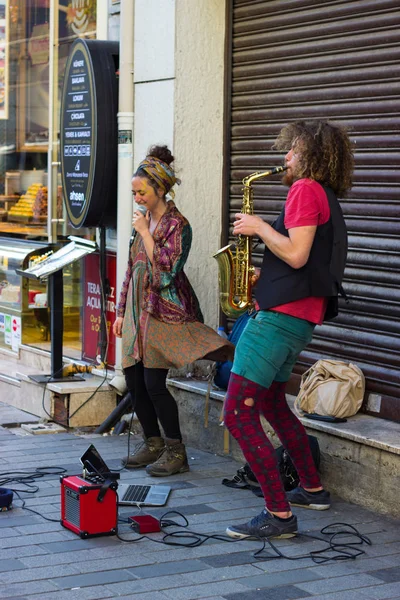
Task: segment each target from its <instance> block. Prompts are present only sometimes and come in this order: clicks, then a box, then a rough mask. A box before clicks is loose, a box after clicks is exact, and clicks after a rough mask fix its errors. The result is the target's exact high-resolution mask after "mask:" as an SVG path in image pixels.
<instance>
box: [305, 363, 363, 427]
mask: <svg viewBox="0 0 400 600" xmlns="http://www.w3.org/2000/svg"><path fill="white" fill-rule="evenodd" d="M364 392H365V377H364V374H363V373H362V371H361V369H360V368H359V367H357V366H356V365H353V364H352V363H345V362H342V361H340V360H318V361H317V362H316V363H315V364H314V365H313V366H312V367H310V368H309V369H308V371H306V372H305V373H303V376H302V378H301V384H300V390H299V393H298V396H297V398H296V400H295V404H294V406H295V410H296V411H297V413H298V414H299V415H300V416H307V415H310V416H313V415H315V418H317V417H318V416H321V417H325V418H324V420H328V417H330V418H331V419H332V420H334V418H339V419H344V418H346V417H351V416H353V415H355V414H356V412H358V410H359V409H360V408H361V404H362V401H363V398H364Z"/></svg>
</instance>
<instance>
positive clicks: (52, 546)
mask: <svg viewBox="0 0 400 600" xmlns="http://www.w3.org/2000/svg"><path fill="white" fill-rule="evenodd" d="M109 540H110V538H108V537H99V538H97V539H96V540H95V539H93V540H81V539H80V538H78V537H77V536H75V539H73V540H71V541H65V538H63V539H62V540H61V541H60V542H57V543H46V544H45V543H41V544H40V545H41V546H42V548H43V549H44V550H46V551H47V552H69V551H70V550H87V549H88V547H90V546H89V545H88V542H90V544H92V543H93V544H94V543H97V544H98V545H101V546H110V545H111V544H112V542H110V541H109ZM114 543H115V542H114Z"/></svg>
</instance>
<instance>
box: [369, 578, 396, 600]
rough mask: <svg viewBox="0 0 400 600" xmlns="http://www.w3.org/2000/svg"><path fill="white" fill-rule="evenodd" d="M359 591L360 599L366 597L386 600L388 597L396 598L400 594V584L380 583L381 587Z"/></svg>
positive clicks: (391, 599)
mask: <svg viewBox="0 0 400 600" xmlns="http://www.w3.org/2000/svg"><path fill="white" fill-rule="evenodd" d="M359 591H360V600H361V598H362V599H363V600H364V598H365V597H366V598H368V600H371V599H372V600H386V598H387V599H389V598H390V600H394V598H396V597H397V596H398V595H399V592H400V588H399V584H398V583H397V582H396V583H387V584H384V585H380V586H379V587H369V588H366V589H362V590H359Z"/></svg>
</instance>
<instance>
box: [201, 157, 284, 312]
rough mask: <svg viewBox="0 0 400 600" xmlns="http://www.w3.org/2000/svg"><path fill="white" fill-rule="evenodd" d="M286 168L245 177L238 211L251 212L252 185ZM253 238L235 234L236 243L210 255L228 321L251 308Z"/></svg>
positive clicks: (247, 213)
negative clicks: (240, 208) (215, 270)
mask: <svg viewBox="0 0 400 600" xmlns="http://www.w3.org/2000/svg"><path fill="white" fill-rule="evenodd" d="M286 168H287V167H276V168H275V169H272V170H271V171H257V172H256V173H252V174H251V175H248V176H247V177H245V178H244V179H243V181H242V183H243V203H242V210H241V212H242V213H243V214H245V215H252V214H253V213H254V200H253V196H254V194H253V188H252V183H253V181H256V180H257V179H261V178H262V177H269V176H270V175H275V174H276V173H281V172H282V171H285V170H286ZM252 243H253V241H252V238H251V236H248V235H238V236H237V241H236V243H235V244H228V245H227V246H224V248H221V249H220V250H218V252H216V253H215V254H214V255H213V258H215V259H216V261H217V263H218V269H219V271H218V281H219V298H220V304H221V309H222V311H223V312H224V313H225V314H226V315H227V316H228V317H231V318H234V319H236V318H237V317H240V315H242V314H243V313H244V312H246V310H249V309H251V307H252V306H253V299H252V293H251V277H252V275H253V274H254V267H253V266H252V264H251V250H252Z"/></svg>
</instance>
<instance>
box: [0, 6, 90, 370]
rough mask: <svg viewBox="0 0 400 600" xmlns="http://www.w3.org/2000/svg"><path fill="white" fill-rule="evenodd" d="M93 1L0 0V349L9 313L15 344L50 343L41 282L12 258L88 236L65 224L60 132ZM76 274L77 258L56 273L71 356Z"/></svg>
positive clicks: (77, 310) (78, 292)
mask: <svg viewBox="0 0 400 600" xmlns="http://www.w3.org/2000/svg"><path fill="white" fill-rule="evenodd" d="M96 4H97V3H96V0H58V1H56V0H0V348H2V347H3V348H7V349H15V347H14V346H15V344H14V346H12V344H11V343H10V338H9V336H5V335H4V329H3V330H2V323H5V321H6V317H7V321H8V317H9V316H10V317H14V318H20V319H21V322H20V323H21V342H22V343H24V344H28V345H33V346H35V347H40V348H42V349H46V350H49V349H50V343H51V340H50V330H49V314H48V311H49V309H48V297H47V295H48V292H47V285H46V284H45V283H39V284H37V285H34V284H33V283H32V281H30V282H29V283H28V282H27V281H25V280H24V278H21V277H20V276H16V275H15V272H14V268H15V267H14V262H19V263H20V264H18V266H17V268H21V265H22V264H26V266H28V263H29V262H31V261H32V256H31V254H30V253H31V251H32V250H35V249H38V251H39V252H38V253H36V254H37V256H39V255H40V254H43V253H45V251H46V250H48V248H49V243H50V244H63V243H64V242H65V241H66V240H67V236H68V235H71V234H73V235H79V236H85V237H88V238H90V239H93V238H94V230H84V231H82V230H76V229H73V228H72V227H71V226H70V225H69V224H68V223H67V221H66V214H65V209H64V207H63V198H62V188H61V177H60V172H59V163H60V157H59V130H60V98H61V91H62V86H63V76H64V70H65V65H66V62H67V58H68V54H69V49H70V47H71V45H72V43H73V42H74V40H75V39H76V38H77V37H84V38H86V39H88V38H95V37H96ZM3 241H4V246H7V248H8V249H7V250H5V249H4V248H3V245H2V242H3ZM28 242H29V243H28ZM33 260H35V252H34V253H33ZM81 271H82V269H81V264H80V263H79V262H78V263H75V264H73V265H71V266H70V267H67V268H66V269H64V271H63V275H64V277H63V279H64V341H63V350H64V354H65V355H67V356H71V357H73V358H80V357H81V353H82V341H81V340H82V283H81V281H82V272H81ZM10 299H11V303H10ZM2 333H3V335H1V334H2Z"/></svg>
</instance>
